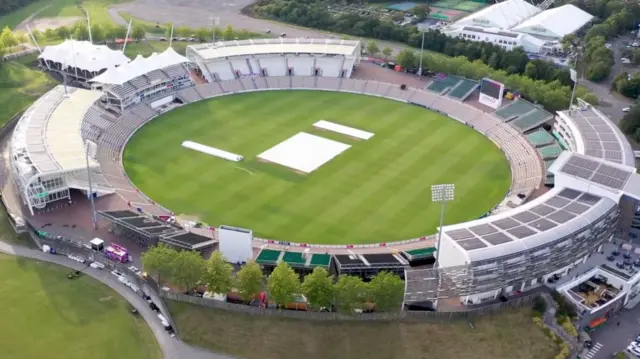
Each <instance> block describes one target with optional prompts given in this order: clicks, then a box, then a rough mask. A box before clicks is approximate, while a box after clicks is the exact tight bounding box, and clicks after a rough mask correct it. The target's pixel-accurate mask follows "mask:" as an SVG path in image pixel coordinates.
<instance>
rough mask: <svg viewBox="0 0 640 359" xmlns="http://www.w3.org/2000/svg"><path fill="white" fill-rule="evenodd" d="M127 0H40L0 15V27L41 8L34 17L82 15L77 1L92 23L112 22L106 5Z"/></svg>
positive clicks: (16, 23)
mask: <svg viewBox="0 0 640 359" xmlns="http://www.w3.org/2000/svg"><path fill="white" fill-rule="evenodd" d="M127 1H128V0H80V1H78V0H40V1H37V2H34V3H31V4H30V5H28V6H25V7H23V8H21V9H19V10H16V11H14V12H12V13H10V14H7V15H4V16H1V17H0V27H1V28H4V27H5V26H9V27H10V28H12V29H13V28H15V27H16V26H18V25H19V24H20V23H21V22H22V21H24V20H25V19H27V18H28V17H29V16H31V15H32V14H33V13H35V12H37V11H38V10H40V9H43V8H44V10H42V11H41V12H40V13H38V15H37V16H36V18H52V17H66V16H84V14H83V13H82V11H81V10H80V8H78V3H80V5H81V6H82V7H83V8H84V9H85V10H87V11H88V12H89V14H90V15H91V22H92V23H100V24H105V23H112V21H111V18H110V17H109V14H108V13H107V7H108V6H109V5H111V4H119V3H124V2H127Z"/></svg>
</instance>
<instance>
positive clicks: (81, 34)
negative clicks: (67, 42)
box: [73, 22, 89, 40]
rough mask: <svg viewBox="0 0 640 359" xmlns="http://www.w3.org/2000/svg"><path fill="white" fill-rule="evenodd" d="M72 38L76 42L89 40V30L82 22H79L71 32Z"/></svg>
mask: <svg viewBox="0 0 640 359" xmlns="http://www.w3.org/2000/svg"><path fill="white" fill-rule="evenodd" d="M73 37H74V38H75V39H76V40H89V29H88V28H87V25H86V24H85V23H84V22H79V23H77V24H76V27H75V29H74V31H73Z"/></svg>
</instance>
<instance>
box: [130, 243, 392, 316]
mask: <svg viewBox="0 0 640 359" xmlns="http://www.w3.org/2000/svg"><path fill="white" fill-rule="evenodd" d="M142 264H143V266H144V270H145V271H147V272H148V273H150V274H152V275H156V276H158V277H159V278H161V279H162V280H165V281H167V282H169V283H171V284H173V285H175V286H179V287H180V289H182V290H184V291H185V292H191V291H193V290H194V289H195V288H196V287H198V286H206V288H207V290H208V291H211V292H213V293H219V294H227V293H229V292H231V291H232V290H233V291H237V294H238V295H239V297H240V298H241V299H242V300H244V301H245V302H247V303H248V302H250V301H251V300H253V299H257V298H259V295H260V293H262V292H265V291H266V292H267V293H268V298H269V300H270V301H271V302H273V303H276V304H277V305H278V307H279V308H285V307H286V306H287V305H289V304H291V303H293V302H294V301H295V300H296V298H297V297H298V296H299V295H300V294H303V295H304V296H305V297H306V298H307V301H308V303H307V304H308V305H309V307H310V308H312V309H313V310H318V311H319V310H337V311H338V312H341V313H345V314H352V313H354V312H356V311H358V310H363V309H367V307H368V306H370V305H371V304H372V303H373V304H375V310H376V311H383V312H395V311H398V310H400V309H401V306H402V302H403V296H404V282H403V281H402V279H400V277H398V276H397V275H395V274H392V273H389V272H380V273H379V274H377V275H376V276H374V277H372V278H371V281H369V282H366V283H365V282H364V281H363V280H362V279H361V278H360V277H356V276H349V275H342V276H339V277H338V278H337V280H335V278H334V277H333V276H332V275H331V274H330V273H329V272H328V271H327V270H326V269H324V268H321V267H316V268H314V269H313V272H311V273H310V274H308V275H306V276H305V277H304V278H303V280H302V282H301V281H300V277H299V275H298V274H297V273H296V272H295V271H294V270H293V269H292V268H291V267H290V266H289V265H288V264H287V263H285V262H280V263H278V265H277V266H276V267H275V269H274V270H273V272H271V274H270V275H269V276H265V275H264V274H263V272H262V269H261V268H260V265H259V264H257V263H256V262H255V261H250V262H248V263H247V264H246V265H244V266H242V268H240V270H238V271H237V272H235V273H234V267H233V266H232V265H231V264H229V263H227V262H226V260H225V258H224V256H223V255H222V253H220V252H219V251H215V252H214V253H213V254H212V255H211V257H210V258H209V259H208V260H205V259H204V258H203V257H202V256H201V255H200V254H199V253H197V252H192V251H176V250H174V249H172V248H170V247H167V246H165V245H158V246H155V247H152V248H151V249H149V250H148V251H147V252H145V253H144V254H143V255H142Z"/></svg>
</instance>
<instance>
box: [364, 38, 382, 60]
mask: <svg viewBox="0 0 640 359" xmlns="http://www.w3.org/2000/svg"><path fill="white" fill-rule="evenodd" d="M367 52H368V53H369V55H370V56H373V57H375V56H376V54H377V53H378V52H380V48H379V47H378V44H377V43H376V42H375V41H373V40H370V41H369V42H368V43H367Z"/></svg>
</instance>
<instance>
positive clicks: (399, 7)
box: [387, 2, 418, 11]
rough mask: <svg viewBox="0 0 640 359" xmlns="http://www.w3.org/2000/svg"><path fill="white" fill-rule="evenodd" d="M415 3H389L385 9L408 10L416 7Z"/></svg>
mask: <svg viewBox="0 0 640 359" xmlns="http://www.w3.org/2000/svg"><path fill="white" fill-rule="evenodd" d="M416 5H418V4H416V3H414V2H399V3H396V4H391V5H389V6H387V9H391V10H395V11H409V10H411V9H413V8H414V7H416Z"/></svg>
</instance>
